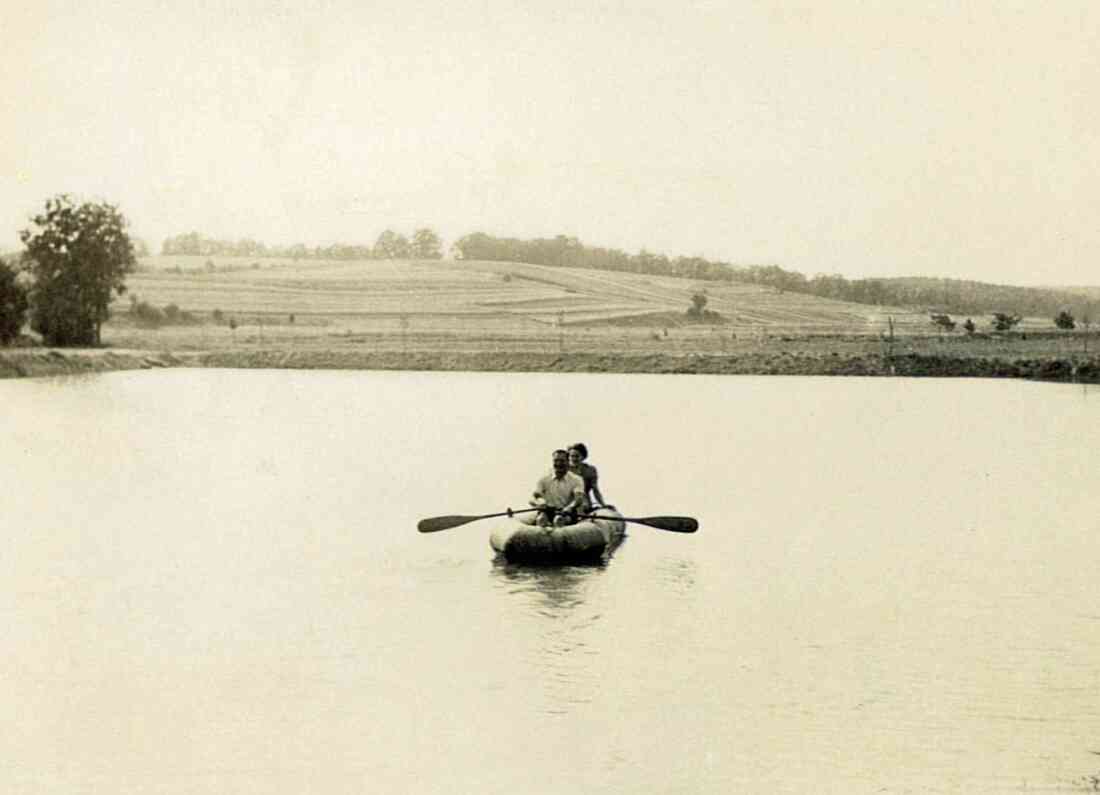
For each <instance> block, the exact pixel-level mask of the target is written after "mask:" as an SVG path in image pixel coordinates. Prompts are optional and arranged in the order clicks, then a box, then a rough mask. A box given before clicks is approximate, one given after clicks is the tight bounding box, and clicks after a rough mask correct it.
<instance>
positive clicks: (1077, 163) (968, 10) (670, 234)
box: [0, 0, 1100, 284]
mask: <svg viewBox="0 0 1100 795" xmlns="http://www.w3.org/2000/svg"><path fill="white" fill-rule="evenodd" d="M3 16H4V22H3V26H2V29H3V30H4V32H5V35H4V37H3V38H4V45H3V47H2V48H0V64H2V66H3V68H2V69H0V142H2V143H0V248H2V249H17V248H18V247H19V242H18V230H19V229H21V228H24V227H25V226H27V223H28V219H29V218H30V216H31V215H33V214H34V213H35V212H36V211H38V210H39V209H41V208H42V206H43V205H44V202H45V200H46V199H47V198H48V197H50V196H52V195H55V194H57V193H61V192H69V193H74V194H77V195H79V196H82V197H85V198H93V199H105V200H107V201H110V202H112V203H115V204H117V205H119V207H120V209H121V210H122V211H123V213H124V214H125V215H126V216H127V217H128V218H129V219H130V221H131V227H132V229H131V231H132V232H133V233H134V234H135V235H136V236H138V237H141V238H143V239H145V240H146V241H148V242H149V243H150V245H151V246H153V248H154V249H158V250H159V245H160V241H161V240H162V239H163V238H164V237H166V236H169V235H176V234H180V233H183V232H189V231H193V230H194V231H199V232H201V233H203V234H205V235H208V236H213V237H219V238H232V239H237V238H242V237H251V238H254V239H257V240H262V241H264V242H268V243H278V244H282V243H293V242H303V243H306V244H309V245H316V244H326V243H332V242H347V243H364V244H370V243H373V242H374V240H375V238H376V237H377V236H378V234H379V233H380V232H381V231H382V230H383V229H386V228H393V229H394V230H396V231H399V232H404V233H406V234H409V233H411V232H412V231H413V229H414V228H416V227H418V226H422V225H428V226H431V227H433V228H435V229H436V230H437V231H438V232H439V233H440V234H441V235H442V236H443V237H444V239H445V241H447V242H450V241H452V240H454V239H455V238H457V237H458V236H460V235H462V234H466V233H468V232H473V231H484V232H488V233H490V234H497V235H507V236H514V237H548V236H553V235H557V234H567V235H573V236H576V237H579V238H580V239H581V240H582V241H583V242H585V243H587V244H591V245H602V246H612V247H617V248H622V249H624V250H626V251H628V252H631V253H634V252H637V251H638V250H639V249H641V248H643V247H645V248H648V249H649V250H650V251H655V252H662V253H666V254H669V255H671V256H675V255H681V254H685V255H702V256H705V257H708V258H710V259H722V260H726V261H730V262H733V263H737V264H749V263H766V264H777V265H780V266H782V267H784V268H789V269H793V270H798V271H801V272H803V273H805V274H807V275H813V274H816V273H840V274H843V275H845V276H848V277H863V276H901V275H926V276H948V277H956V278H968V279H980V280H984V281H993V282H999V283H1013V284H1100V3H1098V2H1096V0H1082V1H1081V2H1078V1H1077V0H1061V1H1059V0H1055V1H1054V2H1050V3H1037V2H1033V1H1032V0H1029V1H1028V2H1014V1H1013V0H1003V1H1001V2H992V1H989V2H986V1H984V0H979V1H978V2H965V3H960V2H938V1H934V2H919V1H918V2H904V3H903V2H869V1H858V2H857V0H837V1H835V2H828V0H818V2H808V3H800V2H796V3H779V2H774V3H773V2H736V1H734V0H730V1H729V2H714V1H711V2H664V1H662V2H652V1H647V0H640V1H639V2H599V0H589V1H588V2H572V1H571V0H564V1H561V0H558V1H555V2H542V1H540V2H521V1H520V0H450V1H449V2H424V1H423V0H420V1H419V2H418V1H417V0H413V1H412V2H371V1H370V0H357V1H356V0H331V1H329V2H326V1H325V0H321V2H314V3H310V4H306V3H289V2H275V1H274V0H270V1H269V0H264V1H260V0H244V1H243V2H222V0H216V1H215V0H198V2H187V3H178V2H157V0H152V1H149V0H143V1H142V2H135V1H133V0H125V1H123V0H115V1H111V0H85V2H81V3H73V2H69V1H68V0H66V1H65V2H61V1H60V0H45V2H38V3H34V4H26V6H25V7H21V6H20V5H18V4H15V3H9V4H7V6H6V7H5V10H4V15H3Z"/></svg>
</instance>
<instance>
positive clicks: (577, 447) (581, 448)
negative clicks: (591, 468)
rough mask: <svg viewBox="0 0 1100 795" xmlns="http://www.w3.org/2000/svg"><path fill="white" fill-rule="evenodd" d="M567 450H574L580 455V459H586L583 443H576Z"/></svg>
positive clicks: (585, 449)
mask: <svg viewBox="0 0 1100 795" xmlns="http://www.w3.org/2000/svg"><path fill="white" fill-rule="evenodd" d="M569 449H570V450H576V451H577V452H578V453H580V454H581V458H588V448H587V447H585V446H584V442H577V443H576V444H575V445H573V446H572V447H570V448H569Z"/></svg>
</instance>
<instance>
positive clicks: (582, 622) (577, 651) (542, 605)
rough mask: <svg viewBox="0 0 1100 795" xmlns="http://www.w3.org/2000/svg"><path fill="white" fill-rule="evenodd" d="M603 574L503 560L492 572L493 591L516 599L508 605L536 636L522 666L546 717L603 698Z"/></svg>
mask: <svg viewBox="0 0 1100 795" xmlns="http://www.w3.org/2000/svg"><path fill="white" fill-rule="evenodd" d="M605 570H606V565H605V564H592V565H587V566H559V567H529V566H517V565H515V564H510V563H506V562H504V561H502V560H495V561H494V562H493V566H492V568H491V569H490V577H491V578H492V579H493V584H494V586H496V587H498V588H500V589H501V590H502V591H504V592H505V593H506V594H507V596H509V597H513V598H514V599H515V601H511V600H510V601H509V604H510V606H512V607H516V608H518V610H519V613H520V616H519V617H518V619H517V620H519V621H522V622H523V623H524V624H525V625H526V626H527V628H528V629H530V630H533V634H532V635H531V640H532V643H531V644H530V645H529V646H528V647H527V648H526V649H525V651H524V658H525V660H524V662H525V665H526V666H529V668H528V670H531V671H537V672H538V674H537V680H538V682H539V684H540V685H541V689H542V704H541V705H540V710H541V711H542V712H543V713H544V714H546V715H551V716H561V715H568V714H570V713H571V712H572V711H573V710H574V709H575V708H577V707H578V706H580V705H583V704H589V703H591V702H592V700H593V699H594V698H595V697H596V696H597V695H598V694H599V692H600V687H601V678H600V676H599V671H600V666H599V665H598V656H599V653H600V651H599V649H600V646H599V644H598V642H597V641H598V640H599V638H598V637H597V635H596V632H597V629H598V625H599V622H600V620H601V619H602V617H603V611H602V607H601V599H600V594H601V593H602V589H601V587H600V585H601V581H602V579H603V575H604V573H605Z"/></svg>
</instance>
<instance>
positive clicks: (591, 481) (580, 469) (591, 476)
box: [569, 442, 615, 513]
mask: <svg viewBox="0 0 1100 795" xmlns="http://www.w3.org/2000/svg"><path fill="white" fill-rule="evenodd" d="M587 458H588V447H587V446H586V445H585V443H584V442H577V443H576V444H574V445H570V447H569V471H570V472H575V473H576V474H577V475H580V477H581V480H583V481H584V501H585V505H584V506H583V510H584V512H585V513H588V512H590V511H591V510H592V509H593V508H598V507H600V506H603V507H605V508H611V509H612V510H614V508H615V506H614V505H608V504H607V500H605V499H604V498H603V494H601V493H600V473H599V472H597V471H596V467H594V466H592V464H589V463H588V462H587V461H586V460H585V459H587ZM593 498H595V502H593Z"/></svg>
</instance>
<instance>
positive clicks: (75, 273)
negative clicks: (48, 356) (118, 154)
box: [19, 194, 135, 345]
mask: <svg viewBox="0 0 1100 795" xmlns="http://www.w3.org/2000/svg"><path fill="white" fill-rule="evenodd" d="M32 223H33V226H32V227H31V228H28V229H24V230H22V231H21V232H20V233H19V238H20V240H22V241H23V245H25V246H26V247H27V252H26V256H27V259H28V260H29V261H30V263H31V273H32V274H33V276H34V288H33V291H32V301H33V317H32V325H33V327H34V330H35V331H37V332H38V333H40V334H41V335H42V337H43V339H44V340H45V341H46V342H47V344H50V345H99V344H100V342H101V337H100V330H101V328H102V325H103V322H104V321H105V320H107V318H108V317H109V316H110V313H109V309H108V307H109V305H110V303H111V299H112V297H113V293H117V294H119V295H122V294H123V293H124V292H126V285H125V283H124V281H123V280H124V279H125V277H126V274H128V273H130V272H132V271H133V270H134V266H135V260H134V246H133V243H132V242H131V241H130V237H129V235H127V233H126V226H127V222H126V218H125V217H123V215H122V214H121V213H120V212H119V211H118V208H116V207H114V206H113V205H110V204H106V203H96V202H84V203H82V204H77V203H76V202H75V201H74V200H73V199H72V198H71V197H70V196H68V195H67V194H61V195H59V196H57V197H56V198H53V199H48V200H47V201H46V211H45V212H44V213H42V214H41V215H36V216H35V217H34V218H33V220H32Z"/></svg>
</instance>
